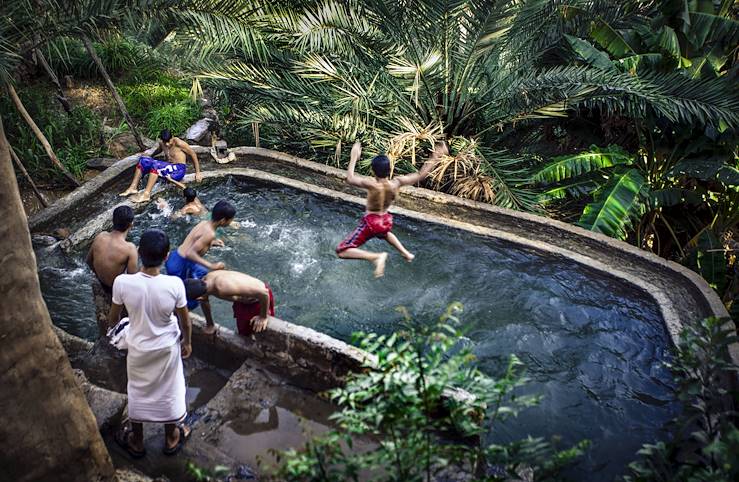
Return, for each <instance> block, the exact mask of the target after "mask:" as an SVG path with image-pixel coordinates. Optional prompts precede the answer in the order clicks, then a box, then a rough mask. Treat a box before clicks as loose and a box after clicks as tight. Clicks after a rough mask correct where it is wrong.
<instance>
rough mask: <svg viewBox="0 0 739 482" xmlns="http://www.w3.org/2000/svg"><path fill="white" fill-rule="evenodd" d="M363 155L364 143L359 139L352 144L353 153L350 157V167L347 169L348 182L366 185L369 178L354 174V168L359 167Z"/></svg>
mask: <svg viewBox="0 0 739 482" xmlns="http://www.w3.org/2000/svg"><path fill="white" fill-rule="evenodd" d="M361 155H362V143H361V142H359V141H357V142H355V143H354V145H353V146H352V154H351V157H350V159H349V167H347V169H346V183H347V184H351V185H352V186H357V187H366V186H367V179H366V178H365V177H364V176H358V175H356V174H354V169H355V168H356V167H357V161H358V160H359V157H360V156H361Z"/></svg>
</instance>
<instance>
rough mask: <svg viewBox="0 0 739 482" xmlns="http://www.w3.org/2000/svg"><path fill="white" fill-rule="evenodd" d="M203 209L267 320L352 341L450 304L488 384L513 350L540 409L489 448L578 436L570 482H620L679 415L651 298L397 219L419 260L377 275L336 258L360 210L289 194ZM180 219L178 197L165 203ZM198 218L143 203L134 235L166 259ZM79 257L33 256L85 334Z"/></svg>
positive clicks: (87, 301) (211, 189)
mask: <svg viewBox="0 0 739 482" xmlns="http://www.w3.org/2000/svg"><path fill="white" fill-rule="evenodd" d="M200 197H201V199H202V200H203V202H204V203H205V204H206V206H213V205H214V204H215V202H216V201H217V200H219V199H228V200H230V201H231V202H232V203H234V205H235V206H236V207H237V214H236V219H237V220H238V221H239V223H240V224H241V227H240V228H239V229H233V228H224V229H221V230H219V234H218V236H219V237H220V238H221V239H223V240H224V242H225V243H226V246H225V247H224V248H213V249H211V251H210V252H209V253H208V255H207V258H208V259H210V260H220V261H223V262H225V264H226V267H227V269H235V270H239V271H243V272H246V273H248V274H250V275H252V276H255V277H257V278H259V279H262V280H263V281H266V282H268V283H269V284H270V285H271V287H272V289H273V291H274V294H275V309H276V316H278V317H280V318H282V319H285V320H288V321H290V322H293V323H297V324H300V325H304V326H308V327H311V328H314V329H316V330H318V331H321V332H324V333H327V334H330V335H332V336H334V337H336V338H340V339H343V340H348V339H349V338H350V336H351V334H352V333H353V332H355V331H358V330H361V331H372V332H378V333H389V332H392V331H394V330H395V329H397V328H398V326H399V322H400V321H401V315H400V314H399V313H398V312H397V311H396V307H398V306H404V307H406V308H407V309H408V311H409V312H410V313H411V314H412V315H413V317H414V318H415V319H417V320H421V321H424V320H428V321H430V320H435V319H437V318H438V316H439V315H440V314H441V313H442V312H443V311H444V309H445V308H446V307H447V306H448V305H449V304H450V303H452V302H455V301H459V302H461V303H462V304H463V305H464V313H463V316H462V319H463V321H464V324H465V329H466V337H465V339H464V340H462V341H463V342H464V343H467V344H469V345H470V346H471V347H472V348H473V350H474V352H475V354H476V355H477V356H478V359H479V364H480V366H481V368H482V369H483V370H484V371H485V372H487V373H489V374H490V375H493V376H495V375H496V374H498V373H499V371H500V370H501V369H502V366H503V365H504V363H505V362H506V360H507V357H508V355H509V354H511V353H515V354H516V355H518V356H519V358H521V360H522V361H523V362H524V364H525V365H526V367H527V374H528V376H529V377H530V378H531V379H532V381H531V383H530V384H529V385H528V386H527V388H526V392H529V393H537V394H540V395H542V396H543V400H542V402H541V404H540V405H538V406H537V407H533V408H530V409H527V410H525V411H524V412H523V413H521V414H520V415H519V417H517V418H515V419H511V420H509V421H508V422H506V423H504V424H500V425H498V426H497V427H496V429H495V431H494V432H493V433H491V435H490V441H496V442H502V441H507V440H514V439H518V438H522V437H525V436H526V435H532V436H544V437H551V436H554V435H558V436H561V438H562V442H561V443H562V445H561V447H564V446H565V444H572V443H574V442H577V441H578V440H582V439H589V440H591V441H592V448H591V449H590V450H589V452H588V454H587V455H586V456H585V457H584V458H583V459H582V461H581V462H580V463H579V464H578V466H577V468H576V469H575V470H574V471H573V473H572V474H571V475H572V476H573V477H574V478H577V479H580V480H592V477H594V476H595V475H594V474H597V478H598V479H599V480H610V479H613V478H614V477H615V476H617V475H619V474H622V473H623V472H624V470H625V467H626V465H627V464H628V463H629V462H630V461H632V460H633V459H634V457H635V454H636V452H637V450H638V449H639V448H640V447H641V445H642V444H643V443H646V442H653V441H655V440H656V439H662V438H664V437H665V434H663V433H662V432H661V427H662V425H663V423H664V422H666V421H667V420H669V419H670V418H672V416H674V415H675V412H676V410H677V406H676V404H674V402H673V401H672V390H671V377H670V374H669V372H668V370H667V369H666V368H665V367H664V366H663V365H662V363H661V362H662V361H663V360H665V359H666V358H667V357H668V356H669V338H668V334H667V332H666V330H665V327H664V324H663V323H662V321H661V318H660V316H659V314H658V310H657V307H656V305H655V304H654V302H653V301H651V300H649V299H648V298H646V297H645V295H643V294H642V293H641V292H639V291H637V290H635V289H634V288H632V287H630V286H628V285H627V284H625V283H623V282H621V281H619V280H616V279H610V278H607V277H604V276H602V275H600V274H598V273H595V272H591V271H589V270H588V269H586V268H584V267H581V266H579V265H577V264H575V263H572V262H569V261H566V260H562V259H559V258H554V257H551V256H548V255H545V254H542V253H537V252H534V251H530V250H526V249H522V248H519V247H517V246H514V245H510V244H506V243H504V242H502V241H499V240H495V239H489V238H485V237H481V236H477V235H474V234H471V233H469V232H466V231H461V230H456V229H452V228H449V227H445V226H441V225H436V224H432V223H426V222H420V221H416V220H412V219H409V218H405V217H402V216H396V217H395V227H394V228H393V232H394V233H395V234H396V235H397V236H398V238H399V239H400V240H401V242H402V243H404V244H405V246H406V247H407V248H408V249H409V250H410V251H411V252H413V253H415V254H416V259H415V260H414V262H413V263H406V262H405V261H404V259H403V258H402V257H401V256H400V255H399V254H398V253H397V252H395V251H394V250H393V249H392V247H391V246H390V245H388V244H387V243H386V242H384V241H382V240H371V241H369V242H368V243H367V245H366V246H365V247H366V248H367V249H369V250H373V251H379V250H386V251H388V252H389V253H390V256H389V258H388V264H387V269H386V274H385V277H384V278H382V279H379V280H376V279H374V278H373V276H372V266H371V265H370V264H369V263H367V262H364V261H356V260H341V259H338V258H337V257H336V255H335V252H334V249H335V247H336V245H337V244H338V243H339V242H340V241H341V240H342V239H343V238H344V237H345V236H346V235H347V234H348V233H349V232H351V231H352V230H353V229H354V228H355V227H356V225H357V222H358V221H359V219H360V217H361V216H362V214H363V210H362V208H361V207H360V206H357V205H353V204H346V203H339V202H336V201H333V200H329V199H327V198H324V197H321V196H318V195H314V194H309V193H305V192H302V191H298V190H294V189H291V188H286V187H284V186H277V185H270V184H261V183H256V182H251V181H246V180H241V179H235V178H230V179H229V180H228V181H224V182H222V183H220V184H211V185H206V186H204V187H202V192H201V193H200ZM169 201H170V203H171V204H172V206H173V207H174V208H175V209H176V208H178V207H180V206H181V204H182V200H181V199H179V198H177V197H173V198H170V199H169ZM197 221H198V219H191V218H183V219H178V220H170V219H169V218H168V217H167V216H165V214H163V213H162V212H161V211H159V210H158V209H157V207H156V206H155V205H154V203H152V204H151V205H150V206H148V207H147V208H146V210H145V211H144V212H143V213H142V214H140V215H138V216H137V217H136V220H135V224H134V228H133V229H132V232H131V236H130V239H131V240H132V241H133V242H135V243H136V242H138V239H139V237H140V235H141V233H142V232H143V231H144V230H145V229H146V228H149V227H158V228H163V229H165V230H166V231H167V233H168V234H169V236H170V239H171V242H172V249H174V248H175V247H176V246H177V245H178V244H179V243H180V242H181V241H182V239H184V237H185V235H186V234H187V232H188V231H189V229H191V228H192V226H194V224H195V223H196V222H197ZM84 254H85V253H82V252H80V253H74V254H72V255H69V256H66V257H64V256H60V255H59V254H58V253H57V254H54V255H53V256H52V255H48V256H45V255H44V253H40V254H39V253H38V252H37V255H38V256H39V266H40V268H39V274H40V278H41V285H42V290H43V293H44V297H45V299H46V303H47V305H48V306H49V308H50V312H51V314H52V318H53V319H54V322H55V323H56V324H58V325H59V326H61V327H63V328H65V329H67V330H68V331H70V332H72V333H74V334H77V335H80V336H85V337H88V338H90V337H92V336H95V331H96V325H95V323H94V311H93V310H94V309H93V307H92V303H91V297H92V296H91V292H90V288H89V281H90V280H91V276H92V275H91V274H90V272H89V270H88V269H87V268H86V266H84ZM211 305H212V307H213V314H214V317H215V320H216V322H217V323H220V324H223V325H225V326H229V327H232V328H233V327H234V326H235V323H234V320H233V315H232V311H231V305H230V303H227V302H225V301H221V300H212V301H211Z"/></svg>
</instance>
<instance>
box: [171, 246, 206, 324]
mask: <svg viewBox="0 0 739 482" xmlns="http://www.w3.org/2000/svg"><path fill="white" fill-rule="evenodd" d="M164 267H165V268H166V270H167V274H168V275H171V276H177V277H178V278H180V279H181V280H182V281H185V280H186V279H188V278H197V279H201V278H203V277H204V276H205V275H206V274H208V268H206V267H205V266H203V265H202V264H199V263H196V262H195V261H192V260H189V259H187V258H185V257H184V256H182V255H181V254H180V253H179V251H177V250H176V249H175V250H173V251H172V252H170V253H169V258H167V262H166V263H165V265H164ZM199 305H200V302H198V301H197V300H187V309H188V310H194V309H195V308H197V307H198V306H199Z"/></svg>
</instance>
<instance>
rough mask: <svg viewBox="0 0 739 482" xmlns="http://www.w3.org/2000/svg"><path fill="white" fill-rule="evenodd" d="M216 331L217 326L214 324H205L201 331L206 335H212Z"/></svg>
mask: <svg viewBox="0 0 739 482" xmlns="http://www.w3.org/2000/svg"><path fill="white" fill-rule="evenodd" d="M217 331H218V327H217V326H216V325H205V328H203V333H205V334H206V335H214V334H215V333H216V332H217Z"/></svg>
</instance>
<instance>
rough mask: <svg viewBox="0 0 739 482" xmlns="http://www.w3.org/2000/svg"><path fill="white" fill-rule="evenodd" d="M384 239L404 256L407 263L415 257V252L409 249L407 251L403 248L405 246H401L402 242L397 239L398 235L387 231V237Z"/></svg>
mask: <svg viewBox="0 0 739 482" xmlns="http://www.w3.org/2000/svg"><path fill="white" fill-rule="evenodd" d="M385 240H386V241H387V242H388V243H390V244H391V245H392V246H393V248H395V249H397V250H398V251H400V254H402V255H403V257H404V258H405V260H406V261H408V262H409V263H410V262H411V261H413V258H415V257H416V255H415V254H413V253H411V252H410V251H408V250H407V249H405V246H403V244H401V242H400V240H399V239H398V237H397V236H395V235H394V234H393V233H387V237H386V238H385Z"/></svg>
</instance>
